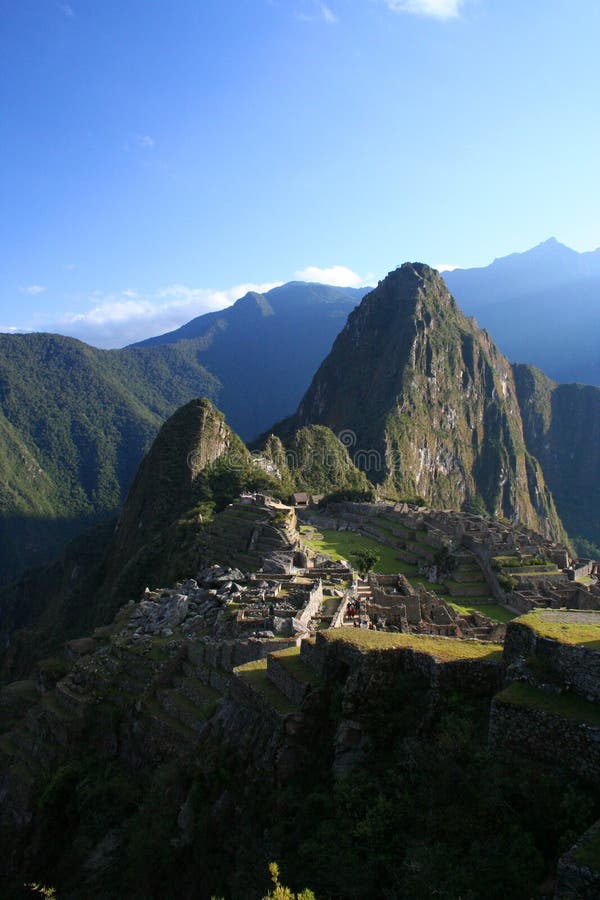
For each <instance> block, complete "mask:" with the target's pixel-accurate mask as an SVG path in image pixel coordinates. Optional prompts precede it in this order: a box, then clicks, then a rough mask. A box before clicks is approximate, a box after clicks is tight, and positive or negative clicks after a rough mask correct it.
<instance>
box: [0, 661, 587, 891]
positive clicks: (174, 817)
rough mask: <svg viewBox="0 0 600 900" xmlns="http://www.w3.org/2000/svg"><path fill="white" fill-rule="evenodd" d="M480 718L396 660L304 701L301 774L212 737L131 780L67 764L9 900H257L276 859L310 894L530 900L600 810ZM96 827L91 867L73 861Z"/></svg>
mask: <svg viewBox="0 0 600 900" xmlns="http://www.w3.org/2000/svg"><path fill="white" fill-rule="evenodd" d="M249 671H251V670H249ZM349 705H350V706H349ZM488 707H489V701H488V700H487V699H485V698H481V699H478V698H473V697H467V696H464V695H461V694H451V695H448V696H441V697H440V696H439V695H436V696H434V695H432V694H431V693H430V692H429V690H428V688H427V687H426V685H425V684H424V683H423V682H422V681H421V680H420V679H419V678H418V677H416V676H413V675H406V674H405V675H402V674H400V673H399V672H398V670H397V668H395V667H393V666H383V667H382V668H381V669H380V670H379V671H378V677H377V678H376V679H374V680H373V682H372V683H371V682H370V681H369V679H367V680H365V681H361V682H355V683H354V685H353V686H352V687H351V688H348V687H346V689H345V690H344V689H342V685H341V684H337V685H335V684H334V685H331V686H330V689H329V690H328V691H327V692H326V693H324V694H322V702H321V704H320V705H319V706H318V707H315V706H314V705H313V712H312V716H313V717H314V721H313V725H312V728H313V731H311V734H312V735H313V739H310V740H308V739H307V743H306V745H305V746H303V749H302V752H303V753H304V756H303V759H304V761H305V764H304V765H302V766H301V768H300V769H299V770H298V771H297V773H296V776H295V777H294V778H293V780H290V781H287V782H286V783H283V784H282V783H280V782H279V781H278V780H277V779H276V778H275V777H273V776H272V777H268V778H265V777H264V775H261V774H259V773H258V772H256V771H253V770H252V768H251V767H249V766H248V758H247V756H246V754H245V752H244V751H240V750H239V748H238V750H235V749H234V748H233V747H232V746H230V745H228V744H227V743H225V742H223V741H222V740H221V739H220V738H219V737H218V734H217V733H214V734H213V736H212V737H211V738H208V739H205V740H204V742H203V744H202V747H201V752H200V756H199V757H198V758H197V759H191V758H190V759H188V760H184V759H182V760H180V761H175V760H172V761H171V762H169V763H163V764H161V765H159V766H153V767H146V768H142V769H139V770H137V771H131V770H129V769H127V768H125V767H124V766H123V765H122V764H121V763H119V762H117V761H115V760H102V759H101V756H100V754H98V753H97V754H91V755H90V754H81V753H79V754H75V753H74V754H73V756H72V757H71V758H70V759H69V760H68V761H66V762H65V763H64V764H63V765H62V766H61V767H60V768H59V769H58V770H57V771H56V772H55V773H54V774H53V775H51V776H50V777H49V779H48V781H47V784H46V785H45V788H44V790H43V793H42V802H41V804H40V809H39V812H38V815H37V816H36V819H35V821H34V823H33V825H32V828H33V836H34V837H33V839H34V840H35V845H36V847H37V848H38V849H37V851H36V853H35V854H33V855H30V856H29V857H28V859H27V862H26V864H25V865H24V866H23V868H22V870H21V873H20V878H19V881H18V883H15V882H14V881H13V882H12V884H11V883H10V882H8V883H6V884H5V886H4V896H5V897H6V898H7V900H20V898H22V897H23V892H22V888H20V885H22V884H23V882H24V881H28V882H31V881H38V882H40V883H44V884H52V885H54V886H55V887H56V889H57V895H58V897H59V898H60V900H83V898H86V897H89V896H101V897H103V898H105V900H120V898H122V897H130V898H132V900H135V898H140V900H142V898H143V900H146V898H148V897H156V898H158V897H160V898H161V900H176V898H180V897H194V898H195V900H209V898H210V897H211V896H214V897H223V898H227V900H242V898H244V900H258V898H260V897H263V896H265V894H267V892H268V891H269V882H268V874H267V872H268V870H267V866H268V863H269V862H270V861H271V860H272V859H273V858H276V859H277V860H278V861H279V863H280V867H281V871H282V872H283V873H284V875H285V882H286V884H289V885H290V888H289V890H291V891H294V892H297V891H301V890H302V889H303V888H304V886H305V885H307V884H309V885H310V886H311V888H312V890H313V891H314V894H315V897H317V898H318V900H342V898H343V900H364V898H365V897H375V896H377V897H389V898H391V900H395V898H398V900H400V898H404V897H411V898H415V900H426V898H430V897H432V896H442V897H444V898H448V900H480V898H481V897H485V898H486V900H488V898H489V900H505V898H506V897H510V898H511V900H530V898H531V897H533V896H537V895H538V893H539V887H540V885H541V884H542V882H544V881H545V880H546V879H547V878H548V876H551V875H552V874H553V871H554V868H555V865H556V860H557V858H558V856H559V855H561V854H562V853H563V852H565V851H566V850H567V849H568V848H569V847H570V846H572V844H573V843H574V841H575V839H576V838H577V837H578V836H579V835H580V834H581V833H582V832H583V831H584V830H585V829H586V828H587V827H589V825H590V824H591V822H593V821H594V818H595V817H596V816H597V815H598V813H599V811H600V794H599V792H598V785H594V784H591V783H585V782H582V781H579V780H577V779H575V778H573V777H571V776H570V775H567V774H565V773H561V772H558V771H556V770H553V769H547V768H544V767H542V766H540V765H538V764H536V765H534V764H532V763H530V762H528V761H527V760H525V759H519V758H513V759H512V760H511V761H510V762H504V761H502V760H499V759H497V758H495V757H493V756H491V755H490V754H489V753H488V751H487V749H486V734H487V719H488ZM349 708H353V709H354V710H355V711H356V712H355V713H354V714H355V715H358V716H359V717H360V720H361V722H362V725H363V727H364V728H365V729H366V731H367V733H368V735H369V739H370V749H369V751H368V753H367V755H366V756H365V757H364V759H363V761H362V762H358V763H357V765H356V767H355V768H354V770H353V771H352V772H351V773H350V774H349V775H348V776H347V777H345V778H342V779H341V780H338V781H334V780H333V778H332V768H331V767H332V762H333V747H334V735H335V733H336V730H337V728H338V725H339V723H340V721H341V720H342V719H344V718H346V716H347V714H348V713H347V710H348V709H349ZM106 714H107V715H109V712H108V710H107V711H106ZM109 721H110V719H109V718H105V719H104V720H103V724H102V727H104V729H105V731H106V730H107V729H108V730H110V728H111V727H115V723H113V725H112V726H109V725H108V723H109ZM314 729H317V730H318V733H319V740H318V741H315V740H314V733H315V731H314ZM298 749H300V748H298ZM182 809H185V816H184V817H183V818H182V817H181V810H182ZM107 834H110V835H113V838H112V839H111V840H110V841H108V842H107V843H106V844H105V845H104V848H105V849H104V865H103V866H100V867H98V868H96V869H90V868H86V860H88V859H89V858H90V854H92V853H93V852H94V851H95V849H96V848H97V847H98V845H99V842H100V841H102V840H103V839H104V838H105V836H106V835H107ZM332 858H335V865H332ZM280 880H282V879H280ZM271 888H272V885H271ZM275 896H277V895H275Z"/></svg>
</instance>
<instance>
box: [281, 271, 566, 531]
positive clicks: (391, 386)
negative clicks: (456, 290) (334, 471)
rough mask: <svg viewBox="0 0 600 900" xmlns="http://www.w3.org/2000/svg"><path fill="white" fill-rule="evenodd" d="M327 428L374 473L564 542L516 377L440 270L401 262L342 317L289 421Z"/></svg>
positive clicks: (400, 487) (440, 501)
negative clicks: (526, 428) (530, 444)
mask: <svg viewBox="0 0 600 900" xmlns="http://www.w3.org/2000/svg"><path fill="white" fill-rule="evenodd" d="M308 423H320V424H323V425H327V426H329V428H331V429H332V430H333V431H334V432H335V433H337V434H338V435H339V436H340V439H341V440H342V441H343V442H344V443H345V444H346V446H348V447H350V448H351V455H352V456H353V457H354V460H355V462H356V463H357V464H358V465H360V466H361V468H363V469H364V470H365V471H366V472H367V474H368V475H369V477H370V478H371V479H372V480H375V481H378V482H384V483H385V484H386V487H387V488H388V489H393V490H395V491H396V492H397V493H398V494H400V495H404V496H410V495H420V496H422V497H424V498H425V499H426V500H427V501H428V502H430V503H431V504H432V505H435V506H452V507H458V508H460V507H463V508H464V507H471V508H474V509H481V510H482V511H483V509H484V508H485V510H487V511H488V512H490V513H492V514H493V515H496V516H505V517H507V518H509V519H512V520H519V521H522V522H523V523H525V524H527V525H531V526H532V527H535V528H538V529H539V530H541V531H542V532H543V533H545V534H548V535H554V536H556V537H562V534H563V532H562V528H561V524H560V521H559V518H558V516H557V514H556V510H555V508H554V504H553V501H552V498H551V496H550V493H549V491H548V490H547V488H546V485H545V483H544V478H543V475H542V472H541V469H540V466H539V464H538V463H537V461H536V460H535V459H533V458H531V456H530V455H529V454H528V451H527V448H526V446H525V441H524V438H523V430H522V422H521V417H520V411H519V404H518V400H517V394H516V388H515V383H514V378H513V372H512V369H511V367H510V364H509V362H508V360H506V359H505V357H503V356H502V354H501V353H500V352H499V351H498V349H497V348H496V347H495V345H494V344H493V342H492V341H491V340H490V338H489V336H488V335H487V334H486V333H485V332H483V331H481V330H480V329H479V328H478V327H477V325H476V323H475V322H474V320H471V319H467V318H466V317H465V316H464V315H463V314H462V313H461V311H460V310H459V308H458V307H457V305H456V303H455V301H454V299H453V298H452V296H451V295H450V294H449V293H448V291H447V289H446V287H445V285H444V282H443V281H442V279H441V277H440V276H439V275H438V273H437V272H435V271H434V270H432V269H430V268H429V267H428V266H425V265H422V264H419V263H415V264H408V263H407V264H405V265H403V266H402V267H401V268H399V269H397V270H396V271H394V272H391V273H390V274H389V275H388V276H387V278H386V279H384V281H382V282H381V283H380V284H379V285H378V287H377V288H376V289H375V290H374V291H372V292H371V293H370V294H368V295H367V297H365V299H364V300H363V301H362V303H361V304H360V306H359V307H358V308H357V309H356V310H355V311H354V312H353V313H351V315H350V316H349V318H348V323H347V325H346V327H345V328H344V330H343V331H342V332H341V334H340V335H339V337H338V338H337V340H336V341H335V343H334V345H333V348H332V351H331V353H330V354H329V356H328V357H327V359H326V360H325V361H324V363H323V364H322V366H321V367H320V369H319V371H318V372H317V374H316V375H315V378H314V379H313V382H312V384H311V386H310V388H309V390H308V392H307V393H306V395H305V396H304V398H303V400H302V402H301V404H300V406H299V408H298V411H297V413H296V414H295V416H293V417H291V418H290V419H288V420H286V421H285V422H284V423H282V425H281V426H280V427H279V428H278V429H277V430H278V431H279V432H280V433H281V434H283V435H286V434H289V433H291V432H292V431H293V430H295V429H296V428H298V427H299V426H302V425H306V424H308Z"/></svg>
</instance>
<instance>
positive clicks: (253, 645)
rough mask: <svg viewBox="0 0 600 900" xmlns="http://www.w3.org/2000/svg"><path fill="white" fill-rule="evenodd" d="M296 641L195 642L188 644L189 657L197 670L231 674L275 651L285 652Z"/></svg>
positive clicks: (288, 639)
mask: <svg viewBox="0 0 600 900" xmlns="http://www.w3.org/2000/svg"><path fill="white" fill-rule="evenodd" d="M294 644H295V640H293V639H290V638H282V639H281V640H280V641H276V640H275V641H261V640H258V639H257V640H252V639H251V640H248V641H202V640H201V641H194V642H190V643H189V644H188V648H187V656H188V660H189V662H190V663H191V664H192V666H193V667H194V668H195V669H198V670H203V669H206V668H211V669H221V670H222V671H225V672H231V671H232V670H233V669H234V668H235V667H236V666H242V665H244V663H248V662H254V660H257V659H264V658H265V657H266V656H267V655H268V654H269V653H272V652H273V651H274V650H285V648H286V647H290V646H293V645H294Z"/></svg>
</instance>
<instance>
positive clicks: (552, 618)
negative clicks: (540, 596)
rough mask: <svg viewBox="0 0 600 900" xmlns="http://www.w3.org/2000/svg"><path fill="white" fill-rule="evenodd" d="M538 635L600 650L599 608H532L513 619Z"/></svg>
mask: <svg viewBox="0 0 600 900" xmlns="http://www.w3.org/2000/svg"><path fill="white" fill-rule="evenodd" d="M515 621H516V622H517V623H518V624H520V625H527V626H528V627H529V628H532V629H533V630H534V631H535V632H536V634H538V635H539V636H540V637H545V638H551V639H552V640H555V641H559V642H560V643H562V644H571V645H577V646H580V645H584V646H586V647H588V648H589V649H590V650H600V610H586V611H583V610H558V609H541V610H534V611H532V612H529V613H527V614H526V615H524V616H520V617H519V618H518V619H516V620H515Z"/></svg>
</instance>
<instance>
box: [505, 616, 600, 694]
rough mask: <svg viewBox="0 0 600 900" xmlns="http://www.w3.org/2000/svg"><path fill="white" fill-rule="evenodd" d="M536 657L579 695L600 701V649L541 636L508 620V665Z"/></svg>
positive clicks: (506, 654)
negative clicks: (559, 675) (557, 673)
mask: <svg viewBox="0 0 600 900" xmlns="http://www.w3.org/2000/svg"><path fill="white" fill-rule="evenodd" d="M599 618H600V617H599ZM530 656H536V657H537V658H538V659H539V660H541V661H542V662H545V663H547V664H548V665H549V666H552V668H553V669H555V670H556V671H557V672H559V673H560V674H561V675H562V677H563V678H564V680H565V681H566V683H567V684H569V685H570V686H571V687H572V689H573V690H575V691H576V692H577V693H578V694H581V695H582V696H584V697H587V698H588V699H592V700H600V652H599V651H598V650H590V649H589V648H588V647H585V646H574V645H572V644H562V643H561V642H560V641H555V640H553V639H552V638H545V637H540V636H539V635H538V634H536V632H535V631H534V630H533V629H532V628H529V627H528V626H527V625H523V624H521V623H520V622H509V623H508V625H507V628H506V640H505V642H504V660H505V662H506V663H507V664H510V663H512V662H516V661H517V660H518V659H519V657H522V658H524V659H527V658H528V657H530Z"/></svg>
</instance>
